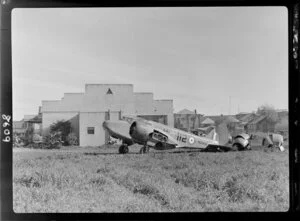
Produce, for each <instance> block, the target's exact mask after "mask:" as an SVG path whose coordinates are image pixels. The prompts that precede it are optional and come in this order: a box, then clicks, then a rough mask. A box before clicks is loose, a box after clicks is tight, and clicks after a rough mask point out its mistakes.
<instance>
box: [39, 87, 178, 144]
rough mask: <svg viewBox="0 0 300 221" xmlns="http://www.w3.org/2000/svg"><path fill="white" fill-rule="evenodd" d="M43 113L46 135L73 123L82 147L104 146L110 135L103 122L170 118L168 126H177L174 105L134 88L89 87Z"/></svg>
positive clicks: (51, 103)
mask: <svg viewBox="0 0 300 221" xmlns="http://www.w3.org/2000/svg"><path fill="white" fill-rule="evenodd" d="M108 91H110V92H111V93H108ZM41 112H42V121H43V135H45V134H47V133H48V132H49V127H50V125H51V124H52V123H54V122H56V121H58V120H70V121H71V124H72V126H73V127H74V130H75V133H76V135H77V134H78V135H77V136H78V137H79V143H80V145H81V146H99V145H102V144H104V143H105V141H106V140H107V138H108V135H107V134H106V132H105V130H104V129H103V128H102V123H103V121H104V120H106V119H110V120H118V119H120V117H121V115H122V116H123V115H148V116H150V115H153V116H166V119H167V124H168V125H169V126H174V118H173V101H172V100H153V93H134V92H133V85H132V84H86V85H85V92H84V93H65V94H64V97H63V98H62V99H61V100H54V101H42V108H41ZM78 114H79V115H78ZM87 127H94V128H95V134H93V135H92V134H87Z"/></svg>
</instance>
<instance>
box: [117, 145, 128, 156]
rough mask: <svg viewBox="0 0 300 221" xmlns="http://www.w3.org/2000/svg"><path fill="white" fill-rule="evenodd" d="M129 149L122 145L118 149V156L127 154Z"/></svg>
mask: <svg viewBox="0 0 300 221" xmlns="http://www.w3.org/2000/svg"><path fill="white" fill-rule="evenodd" d="M128 151H129V149H128V146H127V145H125V144H122V145H121V146H120V147H119V153H120V154H126V153H128Z"/></svg>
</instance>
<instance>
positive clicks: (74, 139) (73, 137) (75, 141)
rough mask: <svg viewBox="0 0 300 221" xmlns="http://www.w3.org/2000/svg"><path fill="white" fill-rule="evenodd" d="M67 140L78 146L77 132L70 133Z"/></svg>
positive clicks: (70, 143)
mask: <svg viewBox="0 0 300 221" xmlns="http://www.w3.org/2000/svg"><path fill="white" fill-rule="evenodd" d="M67 142H68V144H69V145H71V146H78V138H77V136H76V135H75V133H70V134H69V135H68V136H67Z"/></svg>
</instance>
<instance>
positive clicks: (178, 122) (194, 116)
mask: <svg viewBox="0 0 300 221" xmlns="http://www.w3.org/2000/svg"><path fill="white" fill-rule="evenodd" d="M202 117H203V114H198V113H197V111H196V110H195V111H190V110H188V109H183V110H181V111H178V112H177V113H175V114H174V127H175V128H178V129H180V130H184V131H192V130H194V129H196V128H198V127H199V126H200V122H201V120H202Z"/></svg>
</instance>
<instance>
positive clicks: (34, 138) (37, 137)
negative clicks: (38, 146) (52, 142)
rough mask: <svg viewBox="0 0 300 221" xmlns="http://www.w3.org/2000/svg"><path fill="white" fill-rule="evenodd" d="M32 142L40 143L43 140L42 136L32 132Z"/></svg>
mask: <svg viewBox="0 0 300 221" xmlns="http://www.w3.org/2000/svg"><path fill="white" fill-rule="evenodd" d="M32 142H33V143H42V142H43V137H42V136H41V135H39V134H33V136H32Z"/></svg>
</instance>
